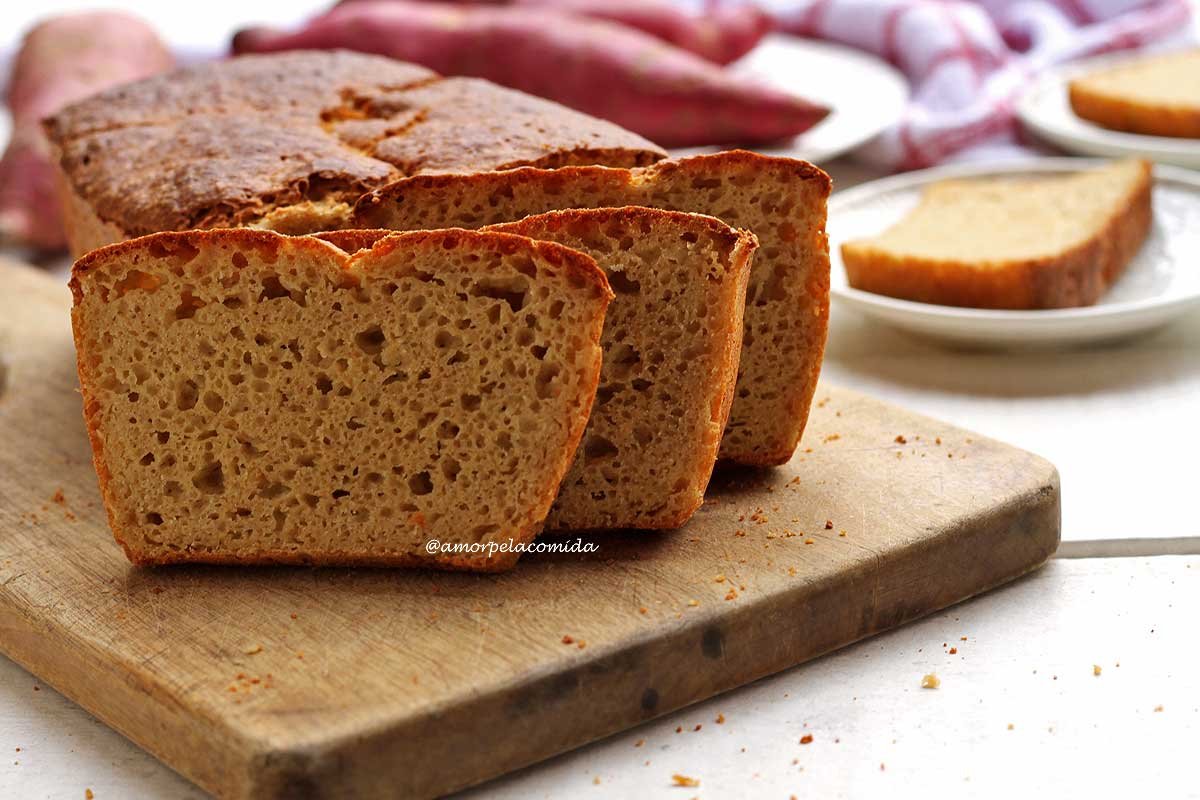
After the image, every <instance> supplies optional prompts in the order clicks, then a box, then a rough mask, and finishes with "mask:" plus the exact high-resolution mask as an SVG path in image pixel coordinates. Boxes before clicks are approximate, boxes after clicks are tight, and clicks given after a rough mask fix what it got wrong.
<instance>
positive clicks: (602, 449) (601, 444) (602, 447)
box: [583, 435, 618, 464]
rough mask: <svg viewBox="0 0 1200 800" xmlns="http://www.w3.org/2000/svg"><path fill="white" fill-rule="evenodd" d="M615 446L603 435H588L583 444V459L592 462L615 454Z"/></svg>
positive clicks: (586, 462) (587, 462) (588, 462)
mask: <svg viewBox="0 0 1200 800" xmlns="http://www.w3.org/2000/svg"><path fill="white" fill-rule="evenodd" d="M617 452H618V450H617V446H616V445H615V444H613V443H612V442H610V441H609V440H608V439H605V438H604V437H603V436H594V435H593V436H589V437H588V438H587V441H586V442H584V444H583V461H584V463H585V464H592V463H595V462H597V461H602V460H604V459H606V458H612V457H613V456H615V455H616V454H617Z"/></svg>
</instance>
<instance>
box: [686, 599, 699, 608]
mask: <svg viewBox="0 0 1200 800" xmlns="http://www.w3.org/2000/svg"><path fill="white" fill-rule="evenodd" d="M688 605H689V606H691V607H692V608H695V607H696V606H698V605H700V601H699V600H696V599H692V600H688Z"/></svg>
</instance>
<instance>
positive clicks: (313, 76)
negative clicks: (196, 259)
mask: <svg viewBox="0 0 1200 800" xmlns="http://www.w3.org/2000/svg"><path fill="white" fill-rule="evenodd" d="M45 129H46V133H47V138H48V140H49V141H50V142H51V143H52V145H53V147H54V150H55V153H56V160H57V163H58V166H59V169H60V172H61V175H60V187H61V188H60V193H61V195H62V201H63V205H64V208H65V212H66V217H67V220H66V224H67V228H68V233H69V239H70V242H71V249H72V251H73V252H74V253H75V254H76V255H77V256H78V255H82V254H83V253H85V252H87V251H88V250H91V249H93V248H96V247H99V246H101V245H105V244H109V243H112V242H115V241H121V240H124V239H129V238H132V237H134V236H141V235H145V234H149V233H154V232H157V231H172V230H189V229H193V228H226V227H238V226H248V227H260V228H267V229H269V230H275V231H279V232H281V233H291V234H299V233H314V232H317V231H324V230H329V229H331V228H344V227H347V222H348V217H349V214H350V210H351V207H352V206H353V204H354V202H355V201H356V200H357V199H358V198H359V196H360V195H362V194H363V193H364V192H367V191H370V190H371V189H375V188H378V187H380V186H383V185H384V184H386V183H388V182H390V181H393V180H396V179H397V178H401V177H403V176H405V175H416V174H424V173H431V172H447V171H453V172H461V171H467V172H470V171H476V170H491V169H508V168H511V167H516V166H521V165H534V166H538V167H546V168H554V167H560V166H564V165H567V164H607V165H610V166H619V167H627V166H636V165H640V164H649V163H651V162H652V161H655V160H657V159H659V158H662V157H663V156H665V155H666V153H665V152H663V150H661V149H660V148H659V147H657V146H656V145H654V144H652V143H651V142H648V141H646V140H645V139H643V138H642V137H640V136H637V135H635V134H633V133H630V132H628V131H626V130H623V129H622V128H619V127H617V126H616V125H613V124H612V123H610V122H605V121H603V120H599V119H596V118H594V117H589V116H587V115H586V114H582V113H579V112H577V111H573V110H571V109H568V108H565V107H564V106H560V105H558V104H557V103H552V102H550V101H547V100H542V99H540V98H537V97H532V96H530V95H526V94H522V93H521V92H517V91H513V90H511V89H504V88H501V87H499V86H496V85H494V84H491V83H488V82H487V81H482V80H478V79H474V78H442V77H440V76H438V75H437V74H435V73H433V72H431V71H430V70H427V69H425V68H424V67H420V66H417V65H415V64H406V63H403V62H400V61H394V60H392V59H389V58H382V57H380V56H373V55H366V54H362V53H350V52H341V51H329V52H318V51H302V52H294V53H278V54H272V55H262V56H240V57H238V58H234V59H229V60H225V61H214V62H208V63H204V64H196V65H192V66H189V67H184V68H182V69H179V70H175V71H173V72H169V73H166V74H163V75H159V76H155V77H152V78H148V79H146V80H142V81H136V82H133V83H128V84H125V85H123V86H120V87H117V88H115V89H111V90H108V91H105V92H100V93H98V94H96V95H93V96H91V97H89V98H88V99H86V100H83V101H81V102H79V103H76V104H74V105H71V106H68V107H67V108H65V109H63V110H62V111H60V112H58V113H57V114H55V115H54V116H52V117H51V118H50V119H48V120H47V121H46V122H45Z"/></svg>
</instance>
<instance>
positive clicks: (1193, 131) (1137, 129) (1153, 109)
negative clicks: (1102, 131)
mask: <svg viewBox="0 0 1200 800" xmlns="http://www.w3.org/2000/svg"><path fill="white" fill-rule="evenodd" d="M1068 94H1069V97H1070V99H1071V108H1072V109H1073V110H1074V111H1075V113H1076V114H1078V115H1079V116H1081V117H1083V118H1084V119H1086V120H1088V121H1090V122H1094V123H1096V124H1097V125H1100V126H1101V127H1104V128H1110V129H1112V130H1116V131H1130V132H1132V133H1144V134H1149V135H1151V136H1174V137H1182V138H1188V139H1200V49H1195V50H1184V51H1182V52H1178V53H1168V54H1166V55H1158V56H1143V57H1139V58H1135V59H1133V60H1130V61H1126V62H1124V63H1121V64H1119V65H1117V66H1114V67H1111V68H1109V69H1104V70H1100V71H1098V72H1094V73H1091V74H1088V75H1083V76H1081V77H1079V78H1076V79H1075V80H1072V81H1071V82H1070V83H1069V91H1068Z"/></svg>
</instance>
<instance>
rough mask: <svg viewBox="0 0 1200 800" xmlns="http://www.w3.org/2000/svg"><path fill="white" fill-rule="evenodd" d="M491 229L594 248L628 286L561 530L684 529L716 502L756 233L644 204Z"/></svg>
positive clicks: (612, 277) (553, 523)
mask: <svg viewBox="0 0 1200 800" xmlns="http://www.w3.org/2000/svg"><path fill="white" fill-rule="evenodd" d="M483 230H485V231H502V232H505V233H514V234H519V235H521V236H529V237H531V238H534V239H540V240H548V241H553V242H558V243H559V244H562V245H565V246H567V247H570V248H572V249H574V250H580V251H582V252H584V253H587V254H588V255H591V256H593V257H594V258H595V259H596V263H597V264H599V265H600V268H601V269H603V270H604V271H605V273H606V274H607V276H608V280H609V284H610V285H611V286H612V288H613V291H614V293H615V294H616V298H615V299H614V300H613V302H612V305H611V306H609V309H608V314H607V316H606V317H605V322H604V333H603V335H602V337H601V343H602V344H603V347H604V366H603V367H602V368H601V371H600V388H599V389H598V391H597V393H596V403H595V405H594V406H593V407H592V416H591V418H590V419H589V420H588V425H587V428H586V429H585V430H584V434H583V443H582V444H581V445H580V447H579V451H578V452H577V453H576V455H575V461H574V463H572V465H571V469H570V470H569V471H568V472H567V477H566V478H565V479H564V480H563V483H562V486H561V487H560V488H559V491H558V498H557V499H556V500H555V501H554V505H553V507H552V508H551V510H550V516H549V517H548V518H547V520H546V527H547V529H559V530H562V529H587V528H675V527H678V526H680V525H682V524H683V523H684V522H686V521H687V520H688V518H689V517H691V516H692V514H693V513H694V512H695V511H696V509H697V508H699V507H700V504H701V503H703V502H704V489H705V487H706V486H707V485H708V479H709V477H710V476H711V474H712V469H713V464H714V463H715V462H716V459H717V451H718V448H719V447H720V444H721V434H722V433H723V432H724V430H725V423H726V421H727V419H728V416H729V407H730V404H731V402H732V401H733V387H734V383H735V381H736V380H737V366H738V356H739V353H740V352H741V346H742V312H743V309H744V308H745V305H746V283H747V281H748V279H749V277H750V264H751V258H752V256H753V253H754V250H755V248H756V247H757V243H756V241H755V239H754V236H753V234H750V233H748V232H746V231H737V230H734V229H733V228H730V227H729V226H728V225H726V224H725V223H723V222H721V221H720V220H717V219H713V218H712V217H705V216H701V215H699V214H684V213H680V212H672V211H661V210H657V209H648V208H636V207H633V208H620V209H611V208H610V209H596V210H576V211H555V212H551V213H548V214H542V215H538V216H533V217H527V218H525V219H524V220H521V221H520V222H510V223H505V224H502V225H495V226H490V227H487V228H484V229H483Z"/></svg>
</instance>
